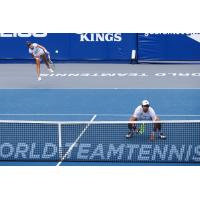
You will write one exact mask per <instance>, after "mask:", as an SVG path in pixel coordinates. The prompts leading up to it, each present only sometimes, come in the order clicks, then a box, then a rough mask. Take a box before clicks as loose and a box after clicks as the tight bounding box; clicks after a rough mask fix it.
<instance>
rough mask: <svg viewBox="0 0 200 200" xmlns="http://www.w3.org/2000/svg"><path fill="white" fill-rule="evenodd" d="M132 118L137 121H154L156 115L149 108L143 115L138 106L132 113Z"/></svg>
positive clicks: (140, 107)
mask: <svg viewBox="0 0 200 200" xmlns="http://www.w3.org/2000/svg"><path fill="white" fill-rule="evenodd" d="M133 117H136V118H137V120H139V121H145V120H148V121H149V120H153V121H155V120H156V113H155V111H154V109H153V108H151V107H149V109H148V111H147V112H146V113H145V112H144V111H143V109H142V106H141V105H140V106H138V107H137V108H136V109H135V112H134V113H133Z"/></svg>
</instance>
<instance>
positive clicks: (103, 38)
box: [80, 33, 122, 42]
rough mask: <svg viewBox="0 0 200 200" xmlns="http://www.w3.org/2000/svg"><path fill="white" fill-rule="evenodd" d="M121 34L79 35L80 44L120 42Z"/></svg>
mask: <svg viewBox="0 0 200 200" xmlns="http://www.w3.org/2000/svg"><path fill="white" fill-rule="evenodd" d="M121 41H122V34H121V33H80V42H121Z"/></svg>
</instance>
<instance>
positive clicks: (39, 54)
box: [26, 41, 54, 81]
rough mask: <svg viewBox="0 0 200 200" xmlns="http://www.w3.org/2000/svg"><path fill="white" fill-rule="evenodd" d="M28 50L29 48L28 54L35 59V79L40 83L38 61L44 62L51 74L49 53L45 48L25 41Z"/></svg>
mask: <svg viewBox="0 0 200 200" xmlns="http://www.w3.org/2000/svg"><path fill="white" fill-rule="evenodd" d="M26 44H27V46H28V48H29V53H30V54H31V55H32V57H33V58H34V59H35V62H36V72H37V78H38V81H41V76H40V59H41V58H42V60H43V61H44V63H45V64H46V66H47V68H48V70H49V72H50V73H53V72H54V71H53V69H52V68H51V66H50V64H51V63H50V61H51V60H50V55H49V52H48V51H47V50H46V48H45V47H43V46H41V45H39V44H37V43H32V42H29V41H27V42H26Z"/></svg>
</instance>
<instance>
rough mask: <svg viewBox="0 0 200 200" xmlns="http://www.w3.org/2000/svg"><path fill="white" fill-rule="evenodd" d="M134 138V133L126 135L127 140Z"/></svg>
mask: <svg viewBox="0 0 200 200" xmlns="http://www.w3.org/2000/svg"><path fill="white" fill-rule="evenodd" d="M132 137H133V131H129V132H128V134H127V135H126V138H127V139H129V138H132Z"/></svg>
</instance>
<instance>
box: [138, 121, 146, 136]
mask: <svg viewBox="0 0 200 200" xmlns="http://www.w3.org/2000/svg"><path fill="white" fill-rule="evenodd" d="M144 132H145V124H144V123H142V124H141V125H140V128H139V133H140V134H144Z"/></svg>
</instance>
